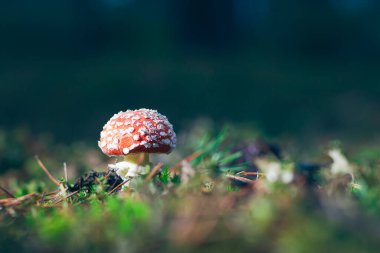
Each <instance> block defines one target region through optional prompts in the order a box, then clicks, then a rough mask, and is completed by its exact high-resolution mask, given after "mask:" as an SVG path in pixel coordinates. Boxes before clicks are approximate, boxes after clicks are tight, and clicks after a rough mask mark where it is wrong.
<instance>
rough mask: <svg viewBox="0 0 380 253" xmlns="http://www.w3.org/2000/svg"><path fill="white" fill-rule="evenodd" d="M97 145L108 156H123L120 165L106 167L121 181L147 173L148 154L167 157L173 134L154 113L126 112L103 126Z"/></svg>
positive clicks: (146, 110)
mask: <svg viewBox="0 0 380 253" xmlns="http://www.w3.org/2000/svg"><path fill="white" fill-rule="evenodd" d="M98 145H99V147H100V149H101V150H102V152H103V153H104V154H106V155H108V156H124V161H123V162H119V163H116V164H115V165H109V167H110V168H112V169H115V170H116V172H117V173H118V174H119V175H120V176H121V177H123V178H124V179H125V178H128V177H135V176H136V175H138V174H146V173H147V172H148V171H147V170H149V166H147V165H149V164H150V163H149V153H166V154H168V153H170V152H171V151H172V149H173V148H175V145H176V134H175V132H174V130H173V126H172V125H171V124H170V123H169V121H168V119H167V118H166V117H165V116H164V115H162V114H160V113H158V112H157V111H156V110H149V109H139V110H127V111H126V112H122V111H121V112H119V113H117V114H115V115H114V116H113V117H112V118H111V119H110V120H109V121H108V122H107V123H106V124H105V125H104V127H103V131H102V132H101V133H100V141H99V142H98ZM146 168H147V169H146Z"/></svg>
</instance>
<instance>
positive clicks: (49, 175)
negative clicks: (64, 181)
mask: <svg viewBox="0 0 380 253" xmlns="http://www.w3.org/2000/svg"><path fill="white" fill-rule="evenodd" d="M35 158H36V160H37V163H38V164H39V165H40V167H41V168H42V170H43V171H44V172H45V173H46V175H47V176H48V177H49V178H50V180H51V181H53V183H54V184H56V185H57V186H59V185H60V183H59V182H58V180H57V179H55V177H53V175H52V174H51V173H50V172H49V171H48V169H47V168H46V167H45V165H44V164H43V163H42V162H41V160H40V159H39V158H38V156H35Z"/></svg>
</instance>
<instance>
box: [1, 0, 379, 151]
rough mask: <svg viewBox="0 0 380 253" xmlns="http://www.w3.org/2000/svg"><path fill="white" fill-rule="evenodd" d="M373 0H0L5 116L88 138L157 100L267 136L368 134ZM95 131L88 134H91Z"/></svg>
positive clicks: (5, 124)
mask: <svg viewBox="0 0 380 253" xmlns="http://www.w3.org/2000/svg"><path fill="white" fill-rule="evenodd" d="M379 11H380V1H376V0H318V1H316V0H314V1H306V0H289V1H283V0H184V1H179V0H163V1H157V0H150V1H146V0H54V1H51V0H35V1H26V0H14V1H1V2H0V57H1V58H0V87H1V91H0V116H1V117H0V127H2V128H5V129H12V128H14V127H17V126H24V127H27V128H30V129H31V130H32V131H33V133H35V134H38V133H44V132H49V133H51V134H52V135H53V136H55V137H56V138H57V139H58V140H60V141H63V142H66V141H69V142H70V141H74V140H90V141H92V142H94V143H95V144H96V142H95V141H94V140H97V138H98V136H99V131H100V129H101V128H102V126H103V125H104V124H105V122H106V121H107V120H108V119H109V118H110V117H111V116H112V115H113V113H116V112H118V111H120V110H126V109H134V108H140V107H146V108H155V109H158V110H159V111H160V112H161V113H163V114H165V115H167V116H168V117H169V119H170V120H171V121H172V122H173V124H174V125H175V127H176V129H183V128H184V127H185V125H186V123H187V122H189V121H191V120H192V119H196V118H198V117H210V118H212V119H214V120H215V121H216V122H220V123H223V122H238V123H244V124H255V125H258V126H259V127H260V128H261V129H263V130H264V132H265V133H266V134H267V135H268V136H273V137H276V136H282V135H287V134H290V135H298V136H302V133H307V134H308V135H309V136H313V135H314V134H315V135H317V134H319V133H327V134H331V135H334V133H336V134H338V135H339V134H341V133H342V134H343V133H344V134H346V135H348V136H357V137H358V138H371V136H373V135H374V134H376V133H377V131H378V129H379V127H380V100H379V99H378V98H379V95H380V85H379V84H380V60H379V57H380V47H379V45H380V15H379V13H380V12H379ZM95 144H94V145H95Z"/></svg>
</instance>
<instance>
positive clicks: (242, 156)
mask: <svg viewBox="0 0 380 253" xmlns="http://www.w3.org/2000/svg"><path fill="white" fill-rule="evenodd" d="M234 133H235V134H233V132H231V131H228V130H227V131H225V130H223V131H221V132H219V133H216V134H213V133H212V131H210V130H207V128H205V129H203V130H202V128H201V127H198V128H194V129H191V130H189V131H187V132H185V133H183V134H180V136H179V137H180V138H179V140H180V143H179V145H178V149H177V150H176V151H175V152H174V153H173V154H171V155H170V156H163V157H159V158H157V157H156V161H154V163H153V166H155V165H157V164H159V162H162V165H161V166H160V167H159V169H158V170H156V172H157V173H155V174H151V175H148V176H143V177H140V178H136V179H134V180H133V182H132V183H131V188H132V189H128V188H126V189H124V190H120V188H121V187H120V179H118V178H117V177H116V176H115V175H113V174H112V173H111V175H110V174H109V173H108V172H107V169H106V168H107V166H106V164H107V162H110V161H105V160H103V158H102V156H101V153H100V152H98V151H97V150H96V149H92V148H91V147H88V146H86V145H84V144H73V145H71V146H60V145H55V144H52V143H50V144H49V142H47V141H46V139H43V140H33V141H31V140H30V138H29V137H30V136H29V135H28V134H27V133H26V132H23V131H21V132H20V131H18V132H14V133H6V132H1V134H2V136H1V138H0V139H3V140H7V141H4V142H3V144H2V145H4V143H7V144H9V145H11V146H12V149H10V150H11V151H9V150H8V151H7V153H2V154H1V155H0V157H1V166H2V168H3V169H5V168H17V169H18V170H15V169H8V170H7V171H4V172H3V174H2V176H1V177H0V182H1V184H0V185H1V186H2V187H3V188H4V189H5V190H7V191H8V193H6V192H4V191H2V192H1V193H0V194H2V195H0V196H1V198H0V252H33V251H38V252H153V251H154V252H179V251H181V252H243V251H247V252H248V251H249V252H289V253H297V252H345V253H347V252H353V253H354V252H355V253H357V252H378V249H379V248H380V240H379V239H380V238H379V237H380V231H379V227H380V226H379V225H380V220H379V218H380V187H379V186H380V170H379V165H380V163H379V161H380V156H379V152H378V150H376V149H373V148H361V149H359V150H358V151H355V153H352V154H349V155H347V156H345V155H343V153H344V152H343V151H344V150H345V147H344V146H342V145H337V144H336V143H332V145H330V146H329V147H326V148H325V149H321V151H320V152H319V154H318V155H317V156H316V158H313V161H311V162H310V161H309V162H307V163H306V162H304V161H300V160H299V159H298V158H297V155H295V154H296V153H297V152H294V151H292V152H289V151H288V150H287V149H286V148H280V146H279V145H275V144H272V143H268V142H267V141H263V140H260V141H258V140H257V139H258V138H257V136H258V135H257V134H256V133H254V134H252V135H251V136H250V137H249V134H247V131H243V130H241V131H240V132H239V131H234ZM236 133H239V134H236ZM239 135H241V136H239ZM1 148H4V147H3V146H2V147H0V149H1ZM33 153H34V154H33ZM36 153H37V154H38V155H40V158H41V160H42V161H43V162H44V164H45V165H46V167H47V168H48V169H49V171H50V172H51V173H52V174H53V175H55V177H56V178H57V180H58V182H59V184H60V186H56V185H55V184H54V183H52V182H51V181H50V180H49V178H48V177H47V176H46V175H45V173H44V172H43V171H42V170H41V168H40V167H39V165H38V164H37V162H36V161H35V159H34V155H35V154H36ZM60 159H62V160H61V161H66V162H68V181H66V179H65V176H64V172H63V169H62V166H61V165H60V164H59V163H58V162H57V161H59V160H60ZM112 161H113V160H112ZM113 162H114V161H113ZM91 170H93V171H97V172H91ZM85 173H87V175H86V176H83V175H85ZM110 177H112V180H110ZM115 187H119V188H118V189H117V190H114V191H113V189H114V188H115Z"/></svg>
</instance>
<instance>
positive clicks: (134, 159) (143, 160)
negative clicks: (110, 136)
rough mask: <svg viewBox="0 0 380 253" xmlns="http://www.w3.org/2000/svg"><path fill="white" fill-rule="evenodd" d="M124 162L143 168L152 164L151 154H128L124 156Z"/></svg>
mask: <svg viewBox="0 0 380 253" xmlns="http://www.w3.org/2000/svg"><path fill="white" fill-rule="evenodd" d="M124 161H126V162H130V163H134V164H137V165H141V166H145V165H147V164H149V163H150V161H149V154H147V153H137V154H128V155H126V156H124Z"/></svg>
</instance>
